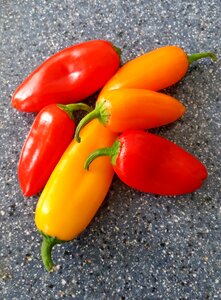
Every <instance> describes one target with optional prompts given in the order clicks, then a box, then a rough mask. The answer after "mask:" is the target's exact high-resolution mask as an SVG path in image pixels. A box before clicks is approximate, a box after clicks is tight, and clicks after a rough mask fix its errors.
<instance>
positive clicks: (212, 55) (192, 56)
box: [187, 52, 217, 64]
mask: <svg viewBox="0 0 221 300" xmlns="http://www.w3.org/2000/svg"><path fill="white" fill-rule="evenodd" d="M187 57H188V61H189V64H192V62H194V61H196V60H198V59H201V58H206V57H210V58H211V59H212V60H213V61H216V59H217V57H216V54H215V53H213V52H201V53H193V54H190V55H187Z"/></svg>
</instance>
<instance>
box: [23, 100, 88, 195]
mask: <svg viewBox="0 0 221 300" xmlns="http://www.w3.org/2000/svg"><path fill="white" fill-rule="evenodd" d="M78 109H82V110H86V111H90V107H89V106H88V105H86V104H83V103H77V104H70V105H67V106H63V105H60V106H59V105H56V104H51V105H48V106H46V107H45V108H43V109H42V110H41V111H40V112H39V113H38V115H37V117H36V118H35V120H34V122H33V124H32V127H31V129H30V131H29V134H28V135H27V138H26V140H25V143H24V145H23V148H22V151H21V155H20V159H19V163H18V179H19V183H20V186H21V190H22V192H23V194H24V195H25V196H33V195H34V194H36V193H38V192H40V191H41V190H42V189H43V187H44V186H45V184H46V182H47V180H48V178H49V177H50V175H51V173H52V171H53V169H54V167H55V166H56V164H57V163H58V161H59V159H60V157H61V156H62V154H63V153H64V151H65V149H66V148H67V146H68V145H69V143H70V142H71V140H72V139H73V136H74V131H75V127H76V126H75V121H74V119H73V116H72V112H73V111H74V110H78Z"/></svg>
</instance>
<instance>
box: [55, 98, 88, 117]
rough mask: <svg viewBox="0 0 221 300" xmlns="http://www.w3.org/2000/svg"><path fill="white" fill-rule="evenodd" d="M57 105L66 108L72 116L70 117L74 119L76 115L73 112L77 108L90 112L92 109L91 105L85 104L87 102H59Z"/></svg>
mask: <svg viewBox="0 0 221 300" xmlns="http://www.w3.org/2000/svg"><path fill="white" fill-rule="evenodd" d="M57 106H58V107H59V108H60V109H62V110H64V111H65V112H66V113H67V114H68V116H69V117H70V119H72V120H74V116H73V112H74V111H76V110H84V111H87V112H90V111H92V109H93V108H92V107H90V106H89V105H87V104H85V103H81V102H80V103H74V104H67V105H64V104H57Z"/></svg>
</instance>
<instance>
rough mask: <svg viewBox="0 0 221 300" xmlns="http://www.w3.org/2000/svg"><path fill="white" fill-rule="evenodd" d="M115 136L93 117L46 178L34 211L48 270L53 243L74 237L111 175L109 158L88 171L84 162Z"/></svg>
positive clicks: (86, 221) (89, 216) (100, 199)
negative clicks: (78, 141)
mask: <svg viewBox="0 0 221 300" xmlns="http://www.w3.org/2000/svg"><path fill="white" fill-rule="evenodd" d="M98 133H99V134H98ZM95 136H96V139H95V138H94V137H95ZM116 137H117V135H116V134H115V133H112V132H111V131H109V130H108V129H106V128H105V127H104V126H102V125H101V124H100V123H99V121H98V120H93V122H91V123H90V124H88V125H87V126H86V127H85V128H84V129H83V130H82V141H81V143H80V144H79V143H77V142H76V141H75V140H73V141H72V142H71V144H70V145H69V146H68V148H67V150H66V151H65V153H64V154H63V156H62V158H61V159H60V161H59V163H58V164H57V166H56V168H55V169H54V171H53V173H52V175H51V177H50V178H49V180H48V182H47V184H46V186H45V188H44V190H43V192H42V194H41V196H40V199H39V201H38V204H37V208H36V214H35V222H36V226H37V228H38V230H39V231H40V232H41V233H42V235H43V243H42V248H41V255H42V260H43V262H44V265H45V267H46V269H47V270H50V269H51V268H52V267H53V262H52V260H51V249H52V247H53V245H55V244H56V243H59V242H61V241H69V240H72V239H74V238H75V237H77V236H78V235H79V234H80V233H81V232H82V231H83V230H84V229H85V228H86V227H87V226H88V224H89V223H90V221H91V220H92V219H93V217H94V215H95V214H96V212H97V210H98V208H99V207H100V205H101V203H102V202H103V200H104V198H105V196H106V194H107V192H108V189H109V187H110V184H111V181H112V178H113V175H114V171H113V167H112V165H111V163H110V158H109V157H101V158H100V159H98V160H96V162H95V163H94V165H93V166H92V168H91V172H87V171H86V170H84V162H85V160H86V158H87V157H88V155H89V154H90V153H91V152H92V151H94V150H95V149H97V148H99V147H109V146H111V145H112V143H113V142H114V140H115V139H116Z"/></svg>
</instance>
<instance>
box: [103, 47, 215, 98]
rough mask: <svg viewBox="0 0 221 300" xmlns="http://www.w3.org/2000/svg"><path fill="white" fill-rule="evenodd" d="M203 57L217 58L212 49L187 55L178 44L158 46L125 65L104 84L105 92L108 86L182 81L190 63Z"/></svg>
mask: <svg viewBox="0 0 221 300" xmlns="http://www.w3.org/2000/svg"><path fill="white" fill-rule="evenodd" d="M203 57H211V58H212V59H213V60H216V56H215V54H213V53H211V52H204V53H195V54H192V55H187V54H186V53H185V52H184V51H183V49H182V48H180V47H178V46H165V47H161V48H158V49H155V50H153V51H150V52H148V53H145V54H143V55H141V56H139V57H137V58H135V59H132V60H131V61H129V62H127V63H126V64H125V65H123V66H122V67H121V68H120V69H119V70H118V71H117V72H116V74H115V75H114V76H113V77H112V78H111V79H110V80H109V81H108V82H107V84H106V85H105V86H104V87H103V89H102V91H101V95H102V94H103V93H105V92H106V91H108V90H115V89H122V88H139V89H149V90H152V91H158V90H162V89H164V88H167V87H169V86H171V85H173V84H175V83H176V82H178V81H179V80H180V79H181V78H182V77H183V76H184V75H185V74H186V72H187V70H188V67H189V65H190V64H191V63H192V62H193V61H195V60H197V59H200V58H203Z"/></svg>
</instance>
